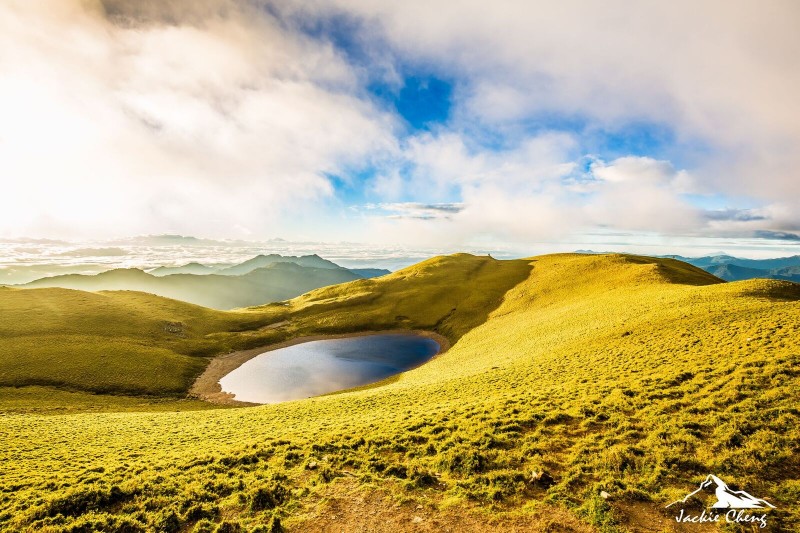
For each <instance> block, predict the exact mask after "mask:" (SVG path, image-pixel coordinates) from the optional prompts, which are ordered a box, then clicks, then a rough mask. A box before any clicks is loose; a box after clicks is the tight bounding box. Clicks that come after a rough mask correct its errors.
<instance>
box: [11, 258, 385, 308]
mask: <svg viewBox="0 0 800 533" xmlns="http://www.w3.org/2000/svg"><path fill="white" fill-rule="evenodd" d="M276 258H279V259H281V260H280V261H277V260H275V259H276ZM265 259H269V260H270V261H269V262H266V266H264V267H260V268H259V267H258V266H257V265H258V264H260V263H265ZM286 259H299V260H302V261H303V262H304V263H306V264H320V265H325V267H316V266H301V265H298V264H296V263H294V262H290V261H286ZM242 265H245V266H243V267H242V268H241V270H243V271H245V273H244V274H241V275H236V274H231V273H228V274H223V273H222V272H214V273H210V274H209V273H206V270H205V269H206V268H212V267H206V266H204V265H201V264H199V263H190V264H189V265H185V266H184V267H166V269H167V272H169V270H168V269H169V268H173V269H187V268H188V269H191V270H195V271H199V272H198V273H173V274H167V275H161V276H159V275H156V274H155V273H153V272H151V273H147V272H144V271H142V270H139V269H135V268H119V269H114V270H109V271H107V272H102V273H100V274H95V275H82V274H69V275H62V276H53V277H46V278H41V279H38V280H35V281H32V282H30V283H26V284H25V285H22V286H23V287H31V288H36V287H38V288H43V287H61V288H65V289H78V290H85V291H106V290H133V291H142V292H149V293H152V294H157V295H159V296H165V297H167V298H173V299H175V300H182V301H184V302H190V303H194V304H197V305H202V306H205V307H212V308H214V309H233V308H235V307H247V306H252V305H261V304H265V303H269V302H276V301H281V300H287V299H289V298H294V297H295V296H299V295H301V294H303V293H306V292H308V291H310V290H313V289H317V288H320V287H325V286H328V285H336V284H338V283H344V282H347V281H353V280H356V279H362V278H366V277H374V276H380V275H384V274H388V273H389V271H388V270H381V269H359V271H358V272H356V271H351V270H348V269H346V268H342V267H340V266H339V265H337V264H335V263H332V262H330V261H327V260H325V259H322V258H321V257H319V256H317V255H311V256H303V257H300V258H286V257H282V256H279V255H274V254H273V255H271V256H258V257H256V258H253V259H251V260H249V261H246V262H245V263H242ZM242 265H237V266H242ZM251 267H253V268H251ZM231 268H234V269H235V267H231ZM231 268H228V269H226V270H227V271H228V272H231ZM161 272H164V270H161ZM233 272H235V270H233Z"/></svg>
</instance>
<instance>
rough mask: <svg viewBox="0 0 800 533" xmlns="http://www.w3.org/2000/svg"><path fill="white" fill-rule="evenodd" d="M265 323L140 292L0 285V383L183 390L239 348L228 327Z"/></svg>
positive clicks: (261, 318)
mask: <svg viewBox="0 0 800 533" xmlns="http://www.w3.org/2000/svg"><path fill="white" fill-rule="evenodd" d="M268 321H269V318H268V314H267V313H263V312H262V313H258V314H254V313H252V312H246V311H243V312H230V313H222V312H218V311H212V310H210V309H206V308H203V307H199V306H196V305H191V304H186V303H183V302H177V301H174V300H168V299H166V298H161V297H158V296H153V295H150V294H143V293H137V292H127V291H126V292H106V293H89V292H82V291H75V290H68V289H12V288H0V387H9V386H14V387H19V386H26V385H44V386H56V387H59V388H62V389H68V390H73V391H86V392H95V393H103V392H105V393H114V394H148V395H159V396H165V395H166V396H180V395H182V394H183V393H185V391H186V390H187V388H188V387H189V386H190V385H191V383H192V381H193V380H194V378H195V377H196V376H197V375H198V374H199V373H200V372H202V370H203V368H205V366H206V364H207V362H208V359H207V356H209V355H213V354H215V353H219V352H221V351H226V350H227V349H230V348H231V347H234V346H237V345H236V343H235V342H236V341H231V342H232V343H233V344H228V341H227V337H226V335H225V334H224V332H230V331H239V330H242V329H252V328H254V327H258V326H261V325H264V324H265V323H266V322H268ZM212 332H213V333H216V335H214V336H212V337H209V334H210V333H212ZM221 332H222V333H221Z"/></svg>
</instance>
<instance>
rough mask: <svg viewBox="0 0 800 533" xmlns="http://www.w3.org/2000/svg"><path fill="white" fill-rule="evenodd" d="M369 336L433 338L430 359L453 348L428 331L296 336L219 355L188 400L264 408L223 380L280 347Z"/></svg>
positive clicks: (441, 338) (410, 330) (193, 387)
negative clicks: (224, 385)
mask: <svg viewBox="0 0 800 533" xmlns="http://www.w3.org/2000/svg"><path fill="white" fill-rule="evenodd" d="M370 335H417V336H420V337H427V338H429V339H433V340H434V341H436V342H437V343H438V344H439V351H437V352H436V354H435V355H434V356H433V357H432V358H431V359H433V358H435V357H438V356H440V355H441V354H443V353H445V352H446V351H447V350H449V349H450V341H449V340H448V339H447V337H444V336H442V335H439V334H438V333H434V332H432V331H426V330H412V329H391V330H383V331H359V332H355V333H335V334H328V335H308V336H304V337H296V338H294V339H289V340H286V341H283V342H278V343H274V344H267V345H265V346H260V347H257V348H250V349H249V350H239V351H236V352H231V353H227V354H223V355H218V356H216V357H215V358H214V359H212V360H211V362H210V363H209V364H208V366H207V367H206V369H205V370H204V371H203V373H202V374H200V376H198V377H197V379H196V380H195V381H194V383H193V384H192V388H191V389H189V397H190V398H197V399H199V400H203V401H206V402H209V403H214V404H218V405H229V406H238V407H248V406H256V405H263V404H259V403H251V402H241V401H238V400H236V399H234V395H233V394H231V393H228V392H223V390H222V386H221V385H220V383H219V382H220V380H221V379H222V378H223V377H225V376H227V375H228V374H230V373H231V372H233V371H234V370H236V369H237V368H239V367H240V366H242V365H243V364H244V363H246V362H247V361H249V360H250V359H253V358H254V357H256V356H259V355H261V354H263V353H267V352H271V351H273V350H279V349H281V348H288V347H289V346H295V345H297V344H303V343H306V342H313V341H322V340H331V339H348V338H353V337H367V336H370Z"/></svg>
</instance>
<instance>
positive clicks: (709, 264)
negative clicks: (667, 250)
mask: <svg viewBox="0 0 800 533" xmlns="http://www.w3.org/2000/svg"><path fill="white" fill-rule="evenodd" d="M576 253H580V254H599V253H608V252H595V251H593V250H576ZM654 257H667V258H670V259H677V260H678V261H683V262H684V263H689V264H690V265H694V266H696V267H699V268H702V269H703V270H705V271H706V272H708V273H710V274H713V275H715V276H717V277H718V278H720V279H724V280H725V281H742V280H745V279H755V278H766V279H783V280H787V281H794V282H795V283H800V255H793V256H790V257H777V258H773V259H744V258H741V257H733V256H732V255H727V254H718V255H706V256H703V257H684V256H682V255H660V256H654Z"/></svg>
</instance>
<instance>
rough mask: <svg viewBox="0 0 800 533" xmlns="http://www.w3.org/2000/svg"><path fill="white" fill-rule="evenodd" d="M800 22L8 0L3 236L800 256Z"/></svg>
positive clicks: (1, 76)
mask: <svg viewBox="0 0 800 533" xmlns="http://www.w3.org/2000/svg"><path fill="white" fill-rule="evenodd" d="M798 22H800V3H798V2H796V1H794V0H787V1H781V0H770V1H767V2H751V1H748V0H723V1H715V0H706V1H703V2H696V1H683V0H677V1H672V2H656V1H649V0H644V1H641V2H630V1H616V0H608V1H605V2H594V1H588V0H587V1H571V0H565V1H560V2H534V1H503V0H499V1H494V2H477V1H472V0H460V1H457V2H453V1H442V2H435V1H430V0H426V1H417V0H407V1H404V2H386V1H367V0H324V1H322V0H281V1H278V2H270V1H264V0H238V1H234V0H213V1H212V0H191V1H190V0H184V1H175V0H158V1H157V0H137V1H132V0H130V1H124V0H107V1H92V0H38V1H36V2H31V1H29V0H5V1H3V2H2V3H0V117H2V118H1V119H0V186H1V187H0V239H6V240H9V239H23V238H29V239H32V238H37V239H43V238H44V239H67V240H74V241H81V242H83V241H109V240H113V239H119V238H123V237H129V236H134V235H153V234H180V235H192V236H197V237H201V238H209V239H228V240H231V239H233V240H245V241H255V242H262V241H266V240H268V239H271V238H275V237H281V238H285V239H288V240H293V241H303V242H305V241H318V242H339V241H348V242H360V243H372V244H374V245H376V246H387V245H392V246H395V245H396V246H405V247H412V248H415V249H443V248H447V249H475V248H483V249H499V250H511V249H513V250H520V252H519V253H521V254H522V253H523V252H528V251H529V252H530V253H534V252H536V253H544V252H547V251H562V250H574V249H579V248H592V249H595V250H607V249H616V250H632V251H639V252H650V253H682V254H685V255H702V254H705V253H709V252H713V251H727V252H729V253H731V252H736V253H738V255H742V256H756V255H760V256H764V255H789V254H792V253H800V202H799V201H798V198H800V171H798V168H800V98H798V97H797V92H798V87H800V68H798V64H797V58H798V57H800V32H798V31H797V29H796V28H797V24H798ZM9 242H10V241H9ZM14 242H17V241H14Z"/></svg>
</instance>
